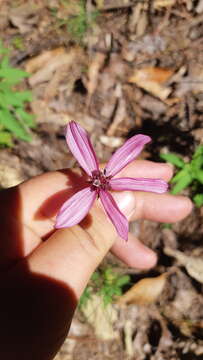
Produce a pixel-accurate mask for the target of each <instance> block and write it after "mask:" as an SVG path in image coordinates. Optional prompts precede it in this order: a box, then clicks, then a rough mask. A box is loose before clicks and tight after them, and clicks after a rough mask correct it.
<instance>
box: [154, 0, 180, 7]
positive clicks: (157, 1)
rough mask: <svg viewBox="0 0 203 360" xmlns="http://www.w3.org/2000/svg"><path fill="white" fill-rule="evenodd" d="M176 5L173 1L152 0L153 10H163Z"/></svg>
mask: <svg viewBox="0 0 203 360" xmlns="http://www.w3.org/2000/svg"><path fill="white" fill-rule="evenodd" d="M175 3H176V1H175V0H154V1H153V7H154V8H155V9H159V8H165V7H169V6H173V5H174V4H175Z"/></svg>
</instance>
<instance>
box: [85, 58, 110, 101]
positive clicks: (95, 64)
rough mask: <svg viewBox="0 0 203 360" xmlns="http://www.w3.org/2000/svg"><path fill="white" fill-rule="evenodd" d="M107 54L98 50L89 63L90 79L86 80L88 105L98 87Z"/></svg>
mask: <svg viewBox="0 0 203 360" xmlns="http://www.w3.org/2000/svg"><path fill="white" fill-rule="evenodd" d="M105 58H106V55H105V54H103V53H100V52H97V53H96V55H95V56H94V58H93V60H92V62H91V63H90V65H89V69H88V80H87V82H86V84H85V85H86V87H87V90H88V100H87V105H89V103H90V101H91V97H92V95H93V93H94V91H95V89H96V87H97V82H98V77H99V71H100V69H101V67H102V66H103V65H104V61H105Z"/></svg>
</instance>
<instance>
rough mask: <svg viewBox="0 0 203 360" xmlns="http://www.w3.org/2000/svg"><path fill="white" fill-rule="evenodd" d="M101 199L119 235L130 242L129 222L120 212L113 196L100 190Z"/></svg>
mask: <svg viewBox="0 0 203 360" xmlns="http://www.w3.org/2000/svg"><path fill="white" fill-rule="evenodd" d="M99 197H100V199H101V202H102V205H103V206H104V209H105V211H106V213H107V215H108V217H109V218H110V220H111V221H112V223H113V224H114V226H115V228H116V230H117V233H118V235H119V236H120V237H121V238H123V239H124V240H126V241H127V240H128V220H127V219H126V217H125V216H124V215H123V214H122V212H121V211H120V210H119V208H118V205H117V204H116V202H115V200H114V198H113V196H112V195H111V194H110V193H109V192H107V191H104V190H100V193H99ZM107 236H108V234H107Z"/></svg>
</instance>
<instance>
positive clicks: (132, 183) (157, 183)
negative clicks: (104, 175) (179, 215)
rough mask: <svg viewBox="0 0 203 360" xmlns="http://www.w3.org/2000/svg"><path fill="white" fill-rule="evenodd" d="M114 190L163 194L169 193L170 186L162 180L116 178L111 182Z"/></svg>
mask: <svg viewBox="0 0 203 360" xmlns="http://www.w3.org/2000/svg"><path fill="white" fill-rule="evenodd" d="M109 185H110V187H111V189H112V190H116V191H120V190H132V191H150V192H155V193H158V194H162V193H164V192H166V191H167V189H168V184H167V182H165V181H164V180H161V179H144V178H140V179H133V178H129V177H125V178H116V179H111V180H110V181H109Z"/></svg>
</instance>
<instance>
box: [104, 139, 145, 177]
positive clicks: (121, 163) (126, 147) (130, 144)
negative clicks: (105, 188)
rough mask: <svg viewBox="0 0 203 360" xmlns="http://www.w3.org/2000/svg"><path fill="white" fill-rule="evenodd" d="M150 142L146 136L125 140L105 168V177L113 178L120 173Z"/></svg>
mask: <svg viewBox="0 0 203 360" xmlns="http://www.w3.org/2000/svg"><path fill="white" fill-rule="evenodd" d="M150 141H151V138H150V137H149V136H146V135H142V134H139V135H135V136H133V137H132V138H130V139H129V140H127V141H126V142H125V143H124V144H123V146H121V147H120V148H119V149H118V150H116V152H115V153H114V154H113V155H112V157H111V159H110V160H109V162H108V163H107V166H106V175H107V176H114V175H116V174H117V173H118V172H119V171H121V170H122V169H123V168H124V167H125V166H126V165H127V164H129V163H130V162H132V161H133V160H134V159H135V158H136V157H137V156H138V155H139V154H140V152H141V151H142V149H143V147H144V145H145V144H147V143H148V142H150Z"/></svg>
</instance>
